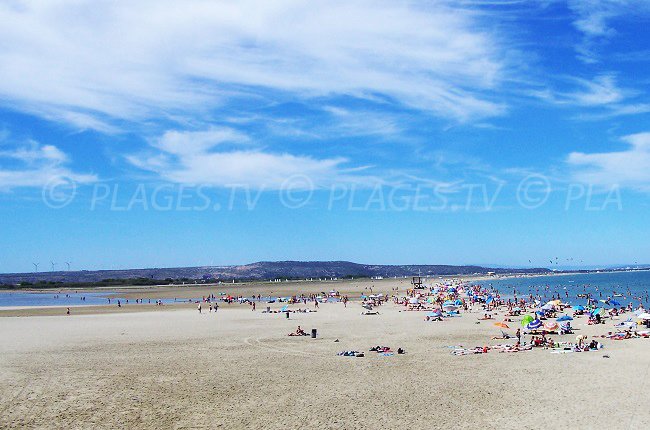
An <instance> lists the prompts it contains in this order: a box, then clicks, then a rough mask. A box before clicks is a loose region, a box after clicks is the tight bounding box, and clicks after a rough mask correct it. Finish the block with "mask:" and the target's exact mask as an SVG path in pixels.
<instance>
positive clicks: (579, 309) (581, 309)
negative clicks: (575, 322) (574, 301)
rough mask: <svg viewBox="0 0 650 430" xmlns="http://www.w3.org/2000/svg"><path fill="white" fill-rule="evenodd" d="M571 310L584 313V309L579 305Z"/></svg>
mask: <svg viewBox="0 0 650 430" xmlns="http://www.w3.org/2000/svg"><path fill="white" fill-rule="evenodd" d="M573 309H575V310H576V311H584V310H585V307H584V306H581V305H578V306H576V307H574V308H573Z"/></svg>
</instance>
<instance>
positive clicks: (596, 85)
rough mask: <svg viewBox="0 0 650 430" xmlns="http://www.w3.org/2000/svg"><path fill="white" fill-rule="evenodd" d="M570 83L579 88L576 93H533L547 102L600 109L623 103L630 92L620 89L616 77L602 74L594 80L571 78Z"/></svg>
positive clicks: (545, 91) (547, 91)
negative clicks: (600, 107)
mask: <svg viewBox="0 0 650 430" xmlns="http://www.w3.org/2000/svg"><path fill="white" fill-rule="evenodd" d="M568 81H569V82H570V83H572V84H575V85H576V86H577V87H578V88H577V89H576V90H574V91H552V90H549V89H546V90H544V91H537V92H533V95H534V96H536V97H539V98H541V99H543V100H545V101H548V102H551V103H556V104H565V105H572V106H585V107H599V106H604V105H609V104H613V103H618V102H621V101H623V100H624V99H625V97H626V96H627V95H628V94H632V92H631V91H629V90H623V89H621V88H619V86H618V85H617V82H616V76H615V75H613V74H600V75H598V76H596V77H594V78H593V79H592V80H588V79H582V78H570V79H568Z"/></svg>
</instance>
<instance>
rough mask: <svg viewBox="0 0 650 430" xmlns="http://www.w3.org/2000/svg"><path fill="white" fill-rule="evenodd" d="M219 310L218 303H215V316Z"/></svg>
mask: <svg viewBox="0 0 650 430" xmlns="http://www.w3.org/2000/svg"><path fill="white" fill-rule="evenodd" d="M217 309H219V305H218V304H217V302H215V303H214V313H215V314H216V313H217Z"/></svg>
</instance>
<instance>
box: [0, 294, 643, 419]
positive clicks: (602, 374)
mask: <svg viewBox="0 0 650 430" xmlns="http://www.w3.org/2000/svg"><path fill="white" fill-rule="evenodd" d="M379 284H380V285H382V286H383V287H385V288H386V289H387V290H391V289H392V288H395V284H394V283H391V282H384V283H379ZM300 286H301V287H304V288H312V287H314V288H316V289H319V286H317V285H312V286H306V287H305V286H302V285H300ZM295 287H296V285H295V284H294V285H292V286H291V285H290V284H286V285H284V286H283V288H294V289H295ZM251 288H253V287H251ZM267 288H275V289H277V288H278V286H275V285H273V286H268V285H267ZM304 288H303V289H304ZM351 288H357V287H356V286H355V287H351ZM360 288H364V287H363V286H362V287H360ZM375 288H377V287H375ZM167 292H169V291H167ZM213 292H214V291H213ZM267 292H268V291H267ZM133 293H134V294H135V295H136V296H138V295H141V294H143V292H142V291H139V292H133ZM150 293H152V294H154V293H157V294H162V293H166V292H165V291H154V290H152V291H150ZM172 294H173V292H172ZM266 306H267V305H266V304H263V305H262V304H260V305H259V306H258V308H257V310H256V311H255V312H252V311H251V308H250V306H249V305H239V304H231V305H227V304H223V305H221V306H220V307H219V311H218V312H217V313H214V312H212V313H210V312H207V307H205V306H204V309H203V313H201V314H199V313H198V311H197V309H196V305H194V304H183V305H177V306H154V305H140V306H135V305H134V306H125V307H123V308H120V309H118V308H117V307H115V306H111V307H108V306H100V307H85V308H74V309H73V311H72V314H71V315H70V316H67V315H65V314H64V312H61V309H60V308H59V309H56V308H55V309H49V310H48V311H47V312H49V315H39V312H40V313H42V312H44V311H42V310H37V311H33V312H31V313H30V312H28V311H26V310H14V311H4V312H3V313H2V314H1V315H3V316H4V317H3V318H0V338H1V339H2V346H1V347H0V350H1V352H2V354H0V399H1V400H0V408H1V410H2V413H1V414H0V427H2V428H91V427H92V428H260V429H261V428H267V429H268V428H342V429H343V428H345V429H356V428H359V429H361V428H365V429H367V428H378V427H385V428H397V427H399V428H443V427H451V428H477V427H480V428H487V429H504V428H508V429H510V428H512V429H514V428H528V429H542V428H546V429H548V428H567V427H568V428H579V429H590V428H600V427H609V428H625V429H628V428H629V429H634V428H642V427H643V426H647V425H650V411H649V410H648V408H647V399H645V398H644V394H643V393H644V390H645V389H644V387H646V386H647V384H648V382H649V381H650V380H649V378H650V376H649V370H650V354H648V352H650V340H648V339H629V340H622V341H614V340H609V339H605V340H602V343H603V344H604V345H605V348H604V349H602V350H598V351H592V352H584V353H567V354H554V353H551V351H550V350H546V349H543V348H536V349H534V350H532V351H524V352H518V353H500V352H497V351H490V352H489V353H487V354H479V355H468V356H454V355H452V354H451V351H452V350H453V347H454V346H459V345H462V346H464V347H475V346H484V345H496V344H498V343H504V342H508V341H504V340H490V338H491V337H492V336H494V335H497V334H499V329H498V328H497V327H494V325H493V323H492V322H490V321H480V323H479V324H477V323H478V322H479V321H478V317H479V316H481V314H480V312H478V311H475V312H473V313H462V314H461V316H460V317H455V318H449V319H446V320H445V321H442V322H425V321H424V318H423V317H424V313H423V312H406V311H404V306H401V305H395V304H393V303H387V304H384V305H382V306H380V307H379V308H378V310H379V312H380V314H379V315H361V313H362V311H363V308H362V307H361V306H360V304H359V303H358V302H350V303H348V305H347V307H344V305H343V304H342V303H323V304H321V305H320V306H319V309H318V312H312V313H292V314H291V315H290V319H286V317H285V315H284V314H279V313H268V314H267V313H262V312H261V311H262V308H264V309H265V308H266ZM269 306H272V309H279V308H280V306H281V304H277V303H275V304H272V305H269ZM290 308H291V309H297V308H309V309H313V305H312V304H308V305H307V306H305V305H297V304H296V305H291V306H290ZM57 312H58V314H57ZM19 315H29V316H22V317H19ZM585 323H586V320H585V321H581V320H580V319H576V321H574V328H575V329H576V332H577V333H579V334H586V335H589V336H593V335H600V334H605V333H607V331H608V330H612V326H613V325H612V322H611V321H610V322H608V323H607V325H600V326H597V327H596V326H587V325H586V324H585ZM298 325H300V326H301V327H302V328H304V329H305V330H307V331H308V332H309V331H311V329H312V328H316V329H317V330H318V337H317V338H316V339H312V338H310V337H289V336H287V334H288V333H289V332H292V331H294V330H295V329H296V326H298ZM517 325H518V323H516V322H515V323H513V327H516V326H517ZM574 337H575V336H571V335H566V336H563V337H562V336H556V338H558V339H561V340H574ZM563 338H564V339H563ZM337 339H338V340H339V342H335V340H337ZM375 345H382V346H383V345H387V346H390V347H391V348H392V349H393V350H396V349H397V348H398V347H401V348H404V349H405V350H406V351H407V353H406V354H404V355H397V354H395V355H392V356H384V355H381V354H376V353H373V352H368V349H369V348H370V347H371V346H375ZM343 350H358V351H365V354H366V355H365V357H342V356H338V355H337V353H338V352H340V351H343ZM605 356H607V357H605Z"/></svg>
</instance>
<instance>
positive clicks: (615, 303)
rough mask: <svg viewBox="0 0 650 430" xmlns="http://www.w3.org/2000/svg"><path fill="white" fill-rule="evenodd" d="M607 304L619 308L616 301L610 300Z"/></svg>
mask: <svg viewBox="0 0 650 430" xmlns="http://www.w3.org/2000/svg"><path fill="white" fill-rule="evenodd" d="M609 303H610V304H611V305H614V306H621V304H620V303H619V302H617V301H616V300H610V301H609Z"/></svg>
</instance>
